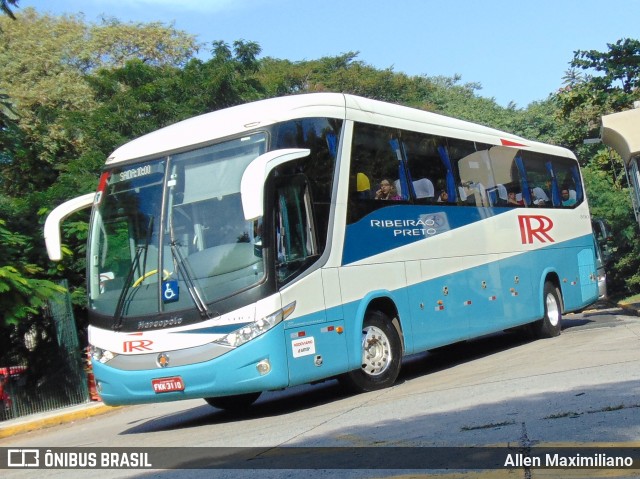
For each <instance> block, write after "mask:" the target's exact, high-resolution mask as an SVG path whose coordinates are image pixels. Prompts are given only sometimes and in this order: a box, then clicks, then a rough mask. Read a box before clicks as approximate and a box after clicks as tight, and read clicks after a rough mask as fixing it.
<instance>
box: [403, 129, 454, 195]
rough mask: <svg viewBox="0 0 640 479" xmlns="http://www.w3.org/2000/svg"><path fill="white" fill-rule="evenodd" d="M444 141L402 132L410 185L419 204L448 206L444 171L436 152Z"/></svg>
mask: <svg viewBox="0 0 640 479" xmlns="http://www.w3.org/2000/svg"><path fill="white" fill-rule="evenodd" d="M443 145H444V141H443V139H441V138H439V137H436V136H433V135H427V134H423V133H414V132H408V131H403V132H402V146H403V149H404V154H405V157H406V162H407V170H408V174H409V181H410V182H411V186H412V187H413V193H414V198H415V202H416V203H418V204H431V203H436V202H438V203H443V202H444V203H448V194H447V167H446V165H445V163H444V162H443V160H442V157H441V155H440V153H439V152H438V148H442V147H443Z"/></svg>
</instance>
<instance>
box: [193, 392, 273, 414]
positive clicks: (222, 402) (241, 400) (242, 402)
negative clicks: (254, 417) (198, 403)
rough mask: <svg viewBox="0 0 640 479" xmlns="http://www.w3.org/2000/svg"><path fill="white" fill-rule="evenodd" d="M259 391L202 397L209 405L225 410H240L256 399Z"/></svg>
mask: <svg viewBox="0 0 640 479" xmlns="http://www.w3.org/2000/svg"><path fill="white" fill-rule="evenodd" d="M259 397H260V393H259V392H257V393H247V394H236V395H234V396H220V397H215V398H204V400H205V401H207V404H209V406H213V407H215V408H218V409H225V410H227V411H242V410H244V409H247V408H248V407H249V406H251V405H252V404H253V403H254V402H256V401H257V400H258V398H259Z"/></svg>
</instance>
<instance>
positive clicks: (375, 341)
mask: <svg viewBox="0 0 640 479" xmlns="http://www.w3.org/2000/svg"><path fill="white" fill-rule="evenodd" d="M361 345H362V351H361V354H362V361H361V366H360V368H359V369H355V370H353V371H350V372H348V373H346V374H344V375H343V376H341V377H340V381H341V383H342V384H343V385H344V386H346V387H347V388H348V389H349V390H351V391H353V392H367V391H376V390H378V389H384V388H387V387H389V386H392V385H393V384H394V383H395V382H396V379H397V377H398V374H399V373H400V365H401V359H402V343H401V341H400V335H399V334H398V331H397V329H396V328H395V326H394V325H393V324H392V322H391V320H390V319H389V318H388V317H387V315H385V314H384V313H382V312H380V311H372V312H370V313H368V314H367V316H366V318H365V321H364V324H363V326H362V343H361Z"/></svg>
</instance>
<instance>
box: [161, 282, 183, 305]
mask: <svg viewBox="0 0 640 479" xmlns="http://www.w3.org/2000/svg"><path fill="white" fill-rule="evenodd" d="M179 299H180V288H179V286H178V281H177V280H175V279H174V280H171V281H163V282H162V301H163V302H165V303H175V302H176V301H178V300H179Z"/></svg>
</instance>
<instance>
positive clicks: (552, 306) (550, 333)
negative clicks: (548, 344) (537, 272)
mask: <svg viewBox="0 0 640 479" xmlns="http://www.w3.org/2000/svg"><path fill="white" fill-rule="evenodd" d="M543 306H544V316H543V317H542V319H540V320H538V321H536V322H535V323H533V324H532V331H533V334H534V337H536V338H540V339H544V338H553V337H555V336H558V335H559V334H560V332H561V331H562V301H561V300H560V291H559V290H558V288H557V287H556V285H555V284H553V283H552V282H550V281H547V282H546V283H545V284H544V294H543Z"/></svg>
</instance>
